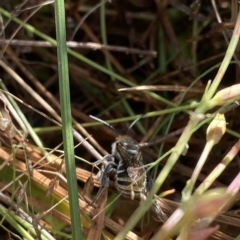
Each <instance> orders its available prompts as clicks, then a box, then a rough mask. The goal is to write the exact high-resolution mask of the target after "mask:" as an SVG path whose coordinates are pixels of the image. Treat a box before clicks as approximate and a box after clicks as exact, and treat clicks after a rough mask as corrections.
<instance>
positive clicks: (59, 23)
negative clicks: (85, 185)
mask: <svg viewBox="0 0 240 240" xmlns="http://www.w3.org/2000/svg"><path fill="white" fill-rule="evenodd" d="M54 4H55V19H56V35H57V43H58V45H57V53H58V72H59V90H60V103H61V116H62V127H63V128H62V133H63V142H64V153H65V164H66V173H67V185H68V194H69V204H70V216H71V228H72V237H73V240H79V239H82V233H81V221H80V211H79V201H78V188H77V178H76V173H75V172H76V166H75V158H74V146H73V133H72V117H71V108H70V106H71V102H70V88H69V72H68V58H67V55H68V54H67V45H66V27H65V26H66V23H65V6H64V0H56V1H55V2H54Z"/></svg>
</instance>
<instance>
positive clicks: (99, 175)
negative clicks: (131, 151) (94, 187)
mask: <svg viewBox="0 0 240 240" xmlns="http://www.w3.org/2000/svg"><path fill="white" fill-rule="evenodd" d="M113 160H114V159H113V156H112V155H111V154H108V155H106V156H104V157H103V158H102V159H100V160H98V161H96V162H94V163H93V167H95V166H98V165H100V164H102V167H101V170H99V171H98V173H97V174H96V175H95V176H94V178H96V179H98V180H99V179H102V177H103V173H104V171H105V166H106V167H107V166H108V164H109V163H111V162H113ZM106 184H107V183H106ZM103 186H104V185H103Z"/></svg>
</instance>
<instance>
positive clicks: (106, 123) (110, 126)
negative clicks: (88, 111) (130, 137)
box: [89, 115, 120, 135]
mask: <svg viewBox="0 0 240 240" xmlns="http://www.w3.org/2000/svg"><path fill="white" fill-rule="evenodd" d="M89 117H90V118H92V119H94V120H96V121H98V122H101V123H103V124H104V125H106V126H108V127H109V128H111V129H112V130H113V131H114V132H115V133H116V135H120V134H119V133H118V131H117V130H116V129H115V128H114V127H113V126H112V125H111V124H110V123H108V122H105V121H103V120H102V119H100V118H97V117H94V116H92V115H89Z"/></svg>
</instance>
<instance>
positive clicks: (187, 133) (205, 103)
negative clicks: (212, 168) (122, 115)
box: [115, 11, 240, 240]
mask: <svg viewBox="0 0 240 240" xmlns="http://www.w3.org/2000/svg"><path fill="white" fill-rule="evenodd" d="M239 35H240V11H239V13H238V18H237V22H236V25H235V28H234V32H233V36H232V39H231V41H230V45H229V48H228V50H227V53H226V55H225V57H224V60H223V62H222V64H221V66H220V68H219V70H218V73H217V75H216V77H215V79H214V81H213V83H212V85H211V87H209V85H210V82H209V83H208V86H207V87H206V91H205V93H204V95H203V98H202V101H201V102H200V104H199V106H198V107H197V108H196V110H195V113H196V114H203V113H205V112H206V111H207V110H209V108H210V106H209V100H210V99H211V97H212V96H213V95H214V94H215V91H216V89H217V87H218V85H219V84H220V81H221V79H222V77H223V75H224V73H225V71H226V69H227V67H228V65H229V64H230V61H231V59H232V56H233V54H234V51H235V49H236V46H237V42H238V39H239ZM199 121H200V120H199V119H197V118H190V120H189V122H188V125H187V126H186V128H185V130H184V131H183V133H182V135H181V137H180V138H179V140H178V142H177V144H176V146H175V147H174V148H173V150H172V153H171V155H170V156H169V158H168V161H167V163H166V164H165V166H164V168H163V169H162V171H161V172H160V174H159V175H158V177H157V179H156V180H155V183H154V185H153V187H152V189H151V191H150V194H149V196H148V198H147V200H146V201H145V202H144V204H140V206H139V207H138V208H137V209H136V210H135V212H134V213H133V214H132V216H131V217H130V218H129V220H128V221H127V222H126V224H125V226H124V228H123V229H122V231H121V232H119V234H118V235H117V236H116V238H115V239H117V240H122V239H124V238H125V236H126V234H127V233H128V231H130V230H131V229H133V228H134V226H135V225H136V224H137V222H138V221H139V219H140V218H141V217H142V216H143V214H144V213H146V211H147V210H148V209H149V208H150V206H151V204H152V199H153V197H154V194H155V193H156V192H157V191H158V190H159V188H160V187H161V186H162V184H163V182H164V181H165V179H166V178H167V176H168V175H169V173H170V171H171V170H172V168H173V166H174V165H175V163H176V162H177V160H178V158H179V156H180V155H181V153H182V152H183V151H184V148H185V146H186V144H187V143H188V141H189V139H190V137H191V135H192V132H193V129H194V128H195V127H196V126H197V124H198V123H199ZM158 234H159V232H157V233H156V234H155V237H153V239H158V237H159V235H158Z"/></svg>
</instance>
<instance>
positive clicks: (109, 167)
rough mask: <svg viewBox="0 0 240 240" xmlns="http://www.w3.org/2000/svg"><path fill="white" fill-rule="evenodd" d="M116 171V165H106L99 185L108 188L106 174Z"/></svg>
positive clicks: (111, 163) (112, 163)
mask: <svg viewBox="0 0 240 240" xmlns="http://www.w3.org/2000/svg"><path fill="white" fill-rule="evenodd" d="M116 171H117V165H116V163H114V162H110V163H108V165H107V166H106V167H105V169H104V171H103V175H102V178H101V185H102V186H103V187H109V178H108V176H107V174H108V173H110V172H116Z"/></svg>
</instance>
